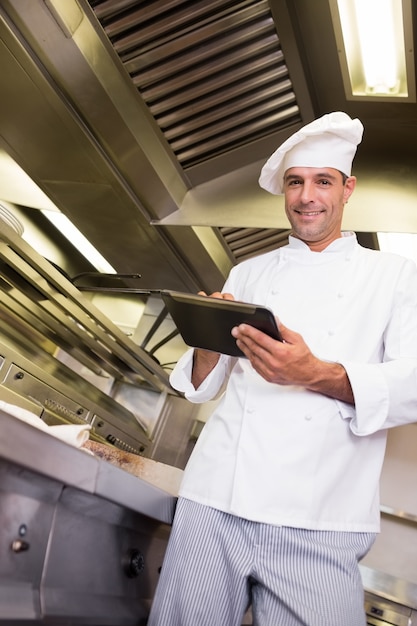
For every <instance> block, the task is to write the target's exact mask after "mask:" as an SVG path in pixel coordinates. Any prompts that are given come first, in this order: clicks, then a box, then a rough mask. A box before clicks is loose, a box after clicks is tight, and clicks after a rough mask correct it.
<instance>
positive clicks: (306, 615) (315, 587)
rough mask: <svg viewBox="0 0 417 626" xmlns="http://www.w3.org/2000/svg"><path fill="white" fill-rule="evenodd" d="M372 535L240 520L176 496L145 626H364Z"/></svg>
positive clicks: (373, 538)
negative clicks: (249, 621) (247, 622)
mask: <svg viewBox="0 0 417 626" xmlns="http://www.w3.org/2000/svg"><path fill="white" fill-rule="evenodd" d="M374 540H375V535H374V534H372V533H347V532H329V531H311V530H304V529H298V528H288V527H285V526H272V525H269V524H260V523H257V522H251V521H248V520H244V519H241V518H239V517H236V516H233V515H229V514H228V513H223V512H222V511H218V510H216V509H212V508H210V507H206V506H203V505H200V504H197V503H195V502H191V501H190V500H185V499H180V500H179V501H178V505H177V511H176V514H175V519H174V523H173V527H172V532H171V537H170V540H169V544H168V548H167V552H166V555H165V559H164V563H163V566H162V570H161V576H160V580H159V584H158V588H157V591H156V594H155V598H154V602H153V606H152V610H151V614H150V617H149V621H148V626H240V625H241V624H242V620H243V616H244V614H245V611H246V610H247V608H248V607H249V606H250V605H251V606H252V614H253V624H254V626H365V624H366V619H365V611H364V594H363V587H362V580H361V576H360V571H359V567H358V561H359V560H360V559H361V558H362V557H363V556H364V555H365V554H366V552H367V551H368V550H369V548H370V547H371V545H372V543H373V542H374Z"/></svg>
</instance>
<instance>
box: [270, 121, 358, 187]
mask: <svg viewBox="0 0 417 626" xmlns="http://www.w3.org/2000/svg"><path fill="white" fill-rule="evenodd" d="M362 134H363V125H362V122H360V120H358V119H353V120H352V119H351V118H350V117H349V115H347V114H346V113H343V112H342V111H335V112H334V113H327V114H326V115H323V116H322V117H320V118H319V119H317V120H313V121H312V122H310V124H307V125H306V126H303V127H302V128H300V130H298V131H297V132H296V133H294V134H293V135H291V136H290V137H289V138H288V139H287V140H286V141H284V143H283V144H281V145H280V146H279V148H277V150H275V152H274V153H273V154H272V155H271V156H270V157H269V159H268V161H267V162H266V163H265V165H264V166H263V168H262V171H261V175H260V177H259V185H260V186H261V187H262V188H263V189H266V190H267V191H269V192H270V193H273V194H277V195H279V194H282V193H283V182H284V174H285V172H286V171H287V170H288V169H290V168H291V167H316V168H317V167H332V168H334V169H336V170H339V171H340V172H343V173H344V174H346V176H350V174H351V171H352V161H353V158H354V156H355V154H356V148H357V146H358V144H359V143H360V142H361V140H362Z"/></svg>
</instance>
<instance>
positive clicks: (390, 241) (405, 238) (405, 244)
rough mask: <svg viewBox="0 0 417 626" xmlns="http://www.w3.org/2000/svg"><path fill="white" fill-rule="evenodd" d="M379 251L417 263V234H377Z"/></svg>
mask: <svg viewBox="0 0 417 626" xmlns="http://www.w3.org/2000/svg"><path fill="white" fill-rule="evenodd" d="M377 237H378V245H379V249H380V250H383V251H385V252H394V253H395V254H400V255H401V256H405V257H407V258H409V259H412V260H413V261H414V262H415V263H417V234H415V233H377Z"/></svg>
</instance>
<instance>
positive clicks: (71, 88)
mask: <svg viewBox="0 0 417 626" xmlns="http://www.w3.org/2000/svg"><path fill="white" fill-rule="evenodd" d="M413 19H415V16H414V15H413ZM0 36H1V46H0V60H1V64H2V75H1V77H0V85H1V88H2V93H4V94H7V97H4V98H2V99H1V102H0V114H1V117H2V119H3V120H7V123H5V124H4V125H3V127H2V131H1V138H0V148H2V149H3V150H5V151H6V152H7V153H8V154H10V155H11V156H12V157H13V158H14V159H15V160H16V161H17V162H18V163H19V164H20V165H21V167H23V169H24V170H25V171H26V172H27V173H28V174H29V175H30V176H31V177H32V178H33V179H34V180H35V182H37V183H38V185H39V186H40V187H41V189H42V190H43V191H45V193H46V194H47V195H48V196H49V197H50V198H51V199H52V200H53V201H54V202H55V203H56V204H57V206H58V207H59V208H60V209H61V210H62V211H63V212H65V213H66V214H67V215H68V216H69V217H70V218H71V219H72V220H73V221H74V223H75V224H76V225H78V226H79V227H80V229H81V230H82V231H83V232H84V234H85V235H86V236H87V237H88V238H89V239H90V240H91V241H92V242H93V243H94V244H95V245H96V246H97V247H98V248H99V250H100V251H101V252H102V254H104V256H105V257H106V258H107V259H108V260H109V261H110V263H111V264H112V265H113V266H114V267H115V268H116V269H117V271H118V272H121V273H135V272H138V273H140V274H141V275H142V279H141V283H142V286H143V287H144V288H170V289H178V290H185V291H193V292H195V291H197V290H198V289H200V288H203V289H205V290H206V291H207V290H214V289H218V288H219V287H220V285H221V284H222V282H223V280H224V278H225V276H226V274H227V273H228V271H229V269H230V267H231V266H232V265H233V264H234V263H236V262H239V258H242V257H235V255H234V252H233V249H232V248H231V247H230V245H229V242H228V241H227V239H226V238H225V237H224V234H223V233H222V232H221V230H220V227H225V228H226V227H227V228H228V227H233V228H237V229H242V235H244V234H246V233H245V229H252V228H255V229H264V228H266V229H272V230H275V231H277V233H278V234H279V233H280V232H281V231H284V232H285V231H286V230H287V229H288V222H287V221H286V218H285V214H284V211H283V206H282V201H281V200H280V199H276V198H273V197H270V196H269V195H268V194H265V192H262V191H261V190H259V189H258V185H257V177H258V174H259V169H260V166H261V165H262V163H263V162H264V160H265V159H266V158H267V157H268V156H269V154H270V153H271V152H272V151H273V150H274V149H275V147H276V146H277V144H278V143H279V142H280V141H282V140H284V139H286V138H287V136H288V135H289V134H290V133H291V132H292V131H293V130H295V129H296V128H298V126H299V125H300V124H301V123H304V122H307V121H309V120H311V119H312V118H313V117H314V116H315V115H320V114H322V113H325V112H328V111H331V110H337V109H342V110H346V111H347V112H348V113H350V114H351V115H352V116H358V117H360V118H361V119H362V120H363V122H364V124H365V127H366V133H365V138H364V142H363V144H362V145H361V149H360V151H359V154H358V158H357V160H356V162H355V171H356V172H357V174H358V176H359V180H360V186H359V188H358V190H357V193H355V197H354V198H353V199H352V201H351V203H350V204H349V207H348V208H347V210H346V221H345V225H346V227H347V228H354V229H356V230H359V231H369V232H375V231H376V230H397V231H414V232H415V231H417V218H416V217H415V211H414V205H415V194H416V189H415V180H414V176H413V172H414V170H415V166H416V158H417V157H416V153H415V149H414V146H415V145H416V140H417V109H416V106H415V104H405V103H402V102H399V103H386V102H379V101H378V100H374V101H373V102H353V101H347V100H346V98H345V95H344V89H343V81H342V76H341V72H340V68H339V59H338V51H337V47H336V41H335V36H334V32H333V27H332V22H331V14H330V7H329V4H328V1H327V0H315V2H314V3H313V2H311V1H310V0H296V1H295V2H287V1H285V0H270V1H269V2H265V0H251V1H249V0H235V1H234V2H233V1H227V2H218V0H210V2H201V1H197V0H195V1H194V2H185V1H181V2H171V1H170V2H161V0H153V1H151V2H148V3H146V4H143V3H139V4H138V3H137V2H134V1H133V0H130V1H129V0H126V1H125V2H122V3H120V2H112V1H111V0H91V2H87V0H78V1H77V2H76V1H75V0H68V1H67V2H65V3H62V2H57V1H56V0H49V1H48V2H44V1H43V0H4V2H2V3H1V7H0ZM414 54H415V52H414ZM86 85H88V89H87V88H86ZM387 181H389V184H387ZM10 200H13V198H10ZM394 203H395V205H396V211H395V212H393V211H392V210H391V207H392V206H393V204H394ZM32 218H33V219H34V220H36V219H37V217H36V211H35V212H32ZM38 221H39V223H41V224H42V222H41V218H40V217H39V220H38ZM248 234H249V233H248ZM264 244H265V242H264V241H263V239H262V238H260V239H259V240H258V243H257V245H255V243H253V245H252V248H251V254H256V253H259V252H261V251H263V250H264V249H265V248H264ZM266 245H269V244H268V243H266ZM67 256H68V258H70V257H71V250H70V249H68V250H67ZM87 269H89V268H87Z"/></svg>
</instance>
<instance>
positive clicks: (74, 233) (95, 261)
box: [42, 209, 116, 274]
mask: <svg viewBox="0 0 417 626" xmlns="http://www.w3.org/2000/svg"><path fill="white" fill-rule="evenodd" d="M42 213H43V215H44V216H45V217H46V218H47V219H48V220H49V221H50V222H51V223H52V224H53V225H54V226H55V227H56V228H57V229H58V230H59V231H60V233H61V234H62V235H64V237H66V239H68V241H69V242H70V243H71V244H72V245H73V246H74V247H75V248H77V250H78V252H80V253H81V254H82V255H83V256H84V257H85V258H86V259H87V260H88V261H89V262H90V263H91V264H92V266H93V267H95V268H96V270H97V271H98V272H102V273H104V274H116V270H115V269H114V268H113V267H112V266H111V265H110V263H108V261H106V259H105V258H104V257H103V256H102V255H101V254H100V252H99V251H98V250H97V249H96V248H95V247H94V246H93V245H92V244H91V243H90V242H89V241H88V239H87V238H86V237H84V235H83V234H82V233H81V232H80V231H79V230H78V228H77V227H76V226H74V224H73V223H72V222H71V221H70V220H69V219H68V218H67V216H66V215H64V214H63V213H61V212H60V211H49V210H47V209H44V210H42Z"/></svg>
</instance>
